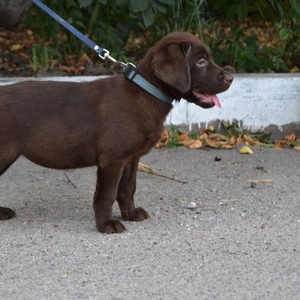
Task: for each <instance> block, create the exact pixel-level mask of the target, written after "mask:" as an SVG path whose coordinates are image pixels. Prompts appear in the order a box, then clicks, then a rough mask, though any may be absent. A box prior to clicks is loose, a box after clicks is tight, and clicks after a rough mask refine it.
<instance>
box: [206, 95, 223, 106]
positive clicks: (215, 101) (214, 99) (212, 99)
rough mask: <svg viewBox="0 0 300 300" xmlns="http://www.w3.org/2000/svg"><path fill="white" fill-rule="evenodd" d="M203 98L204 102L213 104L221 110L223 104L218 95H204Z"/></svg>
mask: <svg viewBox="0 0 300 300" xmlns="http://www.w3.org/2000/svg"><path fill="white" fill-rule="evenodd" d="M202 97H203V101H204V102H212V103H213V104H214V105H216V106H218V107H219V108H221V103H220V101H219V99H218V97H217V95H206V94H204V95H203V96H202Z"/></svg>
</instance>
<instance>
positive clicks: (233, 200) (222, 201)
mask: <svg viewBox="0 0 300 300" xmlns="http://www.w3.org/2000/svg"><path fill="white" fill-rule="evenodd" d="M218 201H219V202H220V203H230V202H235V201H236V200H235V199H222V200H218Z"/></svg>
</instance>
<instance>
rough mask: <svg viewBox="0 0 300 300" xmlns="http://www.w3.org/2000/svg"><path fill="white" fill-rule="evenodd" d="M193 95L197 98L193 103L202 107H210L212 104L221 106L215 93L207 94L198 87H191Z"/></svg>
mask: <svg viewBox="0 0 300 300" xmlns="http://www.w3.org/2000/svg"><path fill="white" fill-rule="evenodd" d="M193 95H194V96H195V97H196V98H197V101H196V102H195V104H197V105H199V106H201V107H203V108H210V107H213V106H215V105H216V106H218V107H219V108H221V103H220V101H219V99H218V97H217V95H208V94H205V93H203V92H201V91H200V90H199V89H197V88H195V89H193Z"/></svg>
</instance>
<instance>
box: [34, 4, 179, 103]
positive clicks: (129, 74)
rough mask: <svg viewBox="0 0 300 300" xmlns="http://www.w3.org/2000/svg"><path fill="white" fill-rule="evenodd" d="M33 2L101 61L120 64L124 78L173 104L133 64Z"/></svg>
mask: <svg viewBox="0 0 300 300" xmlns="http://www.w3.org/2000/svg"><path fill="white" fill-rule="evenodd" d="M31 1H32V2H34V3H35V4H36V5H37V6H39V7H40V8H41V9H42V10H43V11H45V12H46V13H47V14H48V15H49V16H51V17H52V18H54V19H55V20H56V21H57V22H58V23H60V24H61V25H62V26H64V27H65V28H66V29H68V30H69V31H70V32H71V33H73V34H74V35H75V36H76V37H77V38H78V39H80V40H81V41H82V42H83V43H85V44H86V45H87V46H88V47H90V48H91V49H93V50H94V51H96V52H97V54H98V55H99V57H100V58H101V59H103V60H105V59H109V60H111V61H112V62H113V63H117V64H120V65H121V66H122V67H123V68H124V77H125V78H126V79H128V80H129V81H132V82H134V83H135V84H137V85H138V86H140V87H141V88H142V89H144V90H146V91H147V92H148V93H150V94H151V95H153V96H154V97H156V98H158V99H159V100H161V101H163V102H166V103H169V104H171V103H172V102H173V98H171V97H168V96H166V95H165V94H164V93H162V92H161V91H160V90H159V89H158V88H157V87H155V86H154V85H152V84H151V83H150V82H148V81H147V80H145V79H144V78H143V77H142V76H140V75H139V74H138V73H137V71H136V66H135V65H134V64H132V63H127V64H125V63H124V62H120V61H117V60H116V59H114V58H113V57H111V56H110V55H109V51H108V50H106V49H104V48H101V47H100V46H98V45H97V44H96V43H94V42H93V41H92V40H90V39H89V38H88V37H86V36H85V35H84V34H82V33H81V32H80V31H78V30H77V29H76V28H75V27H73V26H72V25H71V24H70V23H68V22H67V21H66V20H64V19H62V18H61V17H60V16H59V15H58V14H57V13H55V12H54V11H53V10H51V9H50V8H49V7H48V6H46V5H45V4H44V3H42V2H41V1H40V0H31Z"/></svg>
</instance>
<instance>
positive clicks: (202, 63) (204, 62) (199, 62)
mask: <svg viewBox="0 0 300 300" xmlns="http://www.w3.org/2000/svg"><path fill="white" fill-rule="evenodd" d="M205 64H206V59H205V58H201V59H200V60H199V61H198V62H197V65H199V66H204V65H205Z"/></svg>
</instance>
